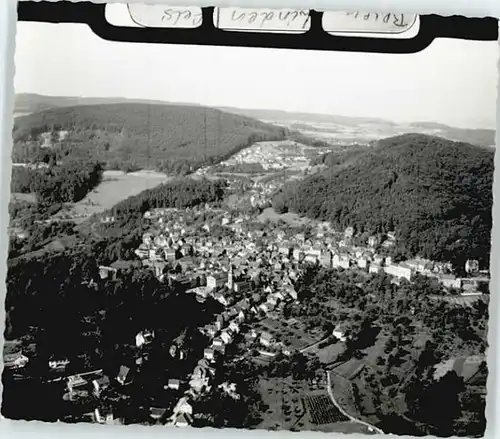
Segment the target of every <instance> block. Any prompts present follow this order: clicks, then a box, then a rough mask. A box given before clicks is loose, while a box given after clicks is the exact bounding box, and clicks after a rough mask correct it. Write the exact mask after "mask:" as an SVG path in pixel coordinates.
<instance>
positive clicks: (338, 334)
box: [332, 325, 347, 342]
mask: <svg viewBox="0 0 500 439" xmlns="http://www.w3.org/2000/svg"><path fill="white" fill-rule="evenodd" d="M332 334H333V336H334V337H335V338H336V339H337V340H340V341H342V342H345V341H346V340H347V337H346V336H345V329H344V328H343V327H342V326H339V325H337V327H336V328H335V329H334V330H333V333H332Z"/></svg>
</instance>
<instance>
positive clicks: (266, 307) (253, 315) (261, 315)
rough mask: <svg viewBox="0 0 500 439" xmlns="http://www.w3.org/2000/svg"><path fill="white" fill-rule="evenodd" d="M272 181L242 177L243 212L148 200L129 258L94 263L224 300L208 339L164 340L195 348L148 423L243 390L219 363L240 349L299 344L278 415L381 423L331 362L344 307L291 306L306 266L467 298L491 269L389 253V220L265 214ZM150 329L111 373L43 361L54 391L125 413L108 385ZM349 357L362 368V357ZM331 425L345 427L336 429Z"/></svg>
mask: <svg viewBox="0 0 500 439" xmlns="http://www.w3.org/2000/svg"><path fill="white" fill-rule="evenodd" d="M238 181H239V180H237V179H236V180H234V181H233V182H232V184H233V185H237V184H238ZM274 187H275V186H274V185H273V183H272V182H271V183H270V186H269V183H268V184H263V183H259V182H255V183H253V184H249V185H247V186H246V187H245V190H246V192H245V197H246V200H247V201H249V202H250V204H251V207H252V208H255V207H259V206H260V207H261V209H257V211H256V212H250V213H244V212H243V211H242V210H238V209H234V208H231V207H230V206H229V205H227V204H224V203H215V204H214V203H212V204H205V205H201V206H198V207H193V208H186V209H175V208H157V209H153V210H148V211H146V212H145V213H144V215H143V221H144V224H146V228H147V231H146V232H145V233H143V235H142V243H141V244H140V245H139V246H138V248H136V249H135V251H134V253H135V255H136V256H137V258H136V260H134V261H127V260H117V261H115V262H113V263H111V264H109V265H106V266H104V265H102V266H100V267H99V275H100V279H101V280H105V281H114V282H118V281H119V280H120V277H121V276H122V274H123V273H124V272H127V271H128V270H131V269H132V270H147V271H152V272H153V273H154V275H155V276H156V278H157V279H158V281H159V282H160V283H164V284H168V285H176V287H177V288H178V289H180V290H181V291H182V292H183V294H185V295H190V296H193V297H194V298H195V299H196V301H197V302H199V303H200V304H204V303H206V302H208V301H211V302H216V303H218V305H219V311H218V312H217V313H214V315H213V319H212V321H211V322H210V323H207V324H203V325H202V326H199V327H198V328H197V330H198V331H199V333H201V334H202V335H203V336H204V337H205V340H207V343H206V345H205V346H202V349H201V348H200V349H198V351H197V352H196V353H195V354H194V353H193V352H190V353H189V354H187V353H186V352H185V349H184V348H183V347H182V343H180V345H177V344H176V343H174V344H172V345H171V346H170V347H169V348H168V350H166V351H165V352H164V355H165V356H171V357H172V358H175V359H177V360H179V361H183V360H185V359H186V358H185V357H186V356H187V355H191V356H193V355H198V357H197V358H190V359H189V360H190V361H189V364H195V366H194V368H193V369H192V370H187V371H186V370H184V371H182V373H179V374H178V375H171V376H170V377H169V378H168V379H166V380H165V382H158V386H159V389H157V390H158V391H161V392H165V393H166V394H167V395H168V397H167V398H166V401H168V403H165V404H163V405H161V404H157V405H154V406H151V407H150V408H149V421H148V422H149V423H151V422H152V423H159V424H162V425H167V426H168V425H172V426H177V427H185V426H190V425H193V424H194V425H195V426H197V425H204V424H203V419H205V418H206V417H207V414H206V413H204V412H203V407H204V406H203V401H206V400H208V399H209V398H210V395H211V394H212V393H213V392H215V391H217V392H222V393H223V394H225V396H226V397H229V398H232V399H234V400H235V401H237V400H238V399H240V398H241V396H240V394H239V391H240V389H239V385H237V384H236V383H234V382H229V381H221V376H224V372H221V370H220V369H222V370H223V371H225V370H226V369H227V368H228V367H229V365H230V364H232V363H234V364H239V363H238V362H241V361H247V362H250V363H251V364H255V365H257V366H258V367H269V364H273V361H277V359H281V358H290V359H292V358H293V359H296V358H297V356H300V358H301V359H302V360H301V361H303V368H304V370H303V371H302V372H303V373H302V374H301V375H300V378H299V379H298V380H296V381H295V382H294V383H293V384H289V385H291V386H292V387H293V388H294V389H295V390H294V392H297V396H296V397H294V398H293V403H290V407H292V406H293V407H294V410H292V409H291V408H289V409H288V412H285V418H284V419H285V420H288V421H289V422H288V423H289V424H290V425H289V427H290V428H295V429H298V430H300V429H306V428H307V429H319V430H321V429H322V427H323V428H324V427H325V426H330V429H329V430H328V431H346V432H352V431H358V432H363V433H370V434H373V433H376V432H380V431H382V430H380V429H379V428H377V427H375V426H374V425H372V424H370V423H369V422H366V421H363V420H362V419H361V418H362V417H360V416H359V414H357V413H355V411H353V410H352V402H351V401H350V400H349V398H347V399H346V397H345V393H346V392H345V390H344V389H343V385H342V384H339V383H338V379H337V380H336V378H335V376H336V372H335V371H334V369H333V368H332V366H331V364H332V363H334V362H335V360H336V359H337V358H338V357H339V356H340V355H341V353H342V352H343V347H342V346H344V345H345V344H346V343H348V341H349V338H350V336H351V335H350V334H351V331H350V330H349V327H350V325H349V319H348V318H347V317H346V316H345V315H344V318H345V319H346V320H342V316H343V314H341V313H340V314H339V315H338V316H336V317H335V319H334V320H335V321H336V323H335V325H326V326H322V325H314V324H312V323H311V322H310V321H309V319H308V318H305V317H304V316H302V315H301V313H300V312H295V313H294V312H293V311H292V312H291V310H293V309H300V307H301V304H300V300H301V299H300V292H299V291H298V290H297V283H298V281H299V279H300V278H301V277H303V276H304V273H305V272H306V271H307V270H308V269H309V268H310V267H316V268H318V267H319V268H322V269H326V270H337V271H339V272H352V273H355V274H356V276H357V277H358V278H360V279H369V278H370V277H372V276H378V275H386V276H387V278H388V279H390V282H391V284H394V285H397V286H399V285H401V284H411V283H412V282H413V281H414V280H415V279H420V278H422V277H425V278H427V279H429V280H432V281H433V282H434V283H435V285H438V286H439V287H438V288H437V290H440V293H439V294H438V295H436V297H435V300H437V301H449V302H451V303H455V304H460V306H464V307H467V306H471V304H473V303H474V302H476V301H478V300H482V299H484V298H485V288H486V289H487V285H488V283H489V274H488V272H487V271H484V270H480V267H479V263H478V261H476V260H468V261H467V263H466V266H465V267H464V273H465V275H463V276H459V275H456V274H455V273H454V272H453V269H452V266H451V264H446V263H440V262H435V261H431V260H426V259H423V258H415V259H411V260H401V261H397V262H396V261H394V260H392V258H391V256H389V255H390V250H391V247H392V246H393V245H394V242H395V239H396V237H395V233H392V232H390V233H387V234H385V235H380V234H379V235H370V236H363V237H360V236H359V234H358V235H357V234H356V230H355V229H354V228H353V227H348V228H346V229H345V230H334V229H333V227H332V226H331V225H330V223H328V222H320V221H312V220H308V221H307V222H305V223H298V224H292V225H290V224H288V223H287V222H286V221H284V220H282V219H281V220H280V219H278V220H276V219H273V218H271V219H269V218H267V219H266V218H265V214H266V212H269V211H270V210H272V209H271V208H269V207H267V208H265V206H266V204H265V203H267V202H268V199H267V198H268V196H269V194H270V193H272V191H273V189H274ZM262 207H264V209H262ZM250 210H251V209H250ZM115 220H116V218H115V217H113V216H112V215H110V214H106V215H102V216H101V217H100V222H101V223H102V224H104V225H106V224H112V223H113V222H114V221H115ZM137 261H140V263H138V262H137ZM410 312H411V313H412V312H414V310H413V309H411V310H410ZM155 331H156V328H154V327H144V328H143V330H142V331H140V332H139V333H137V334H136V337H135V340H131V341H130V342H131V343H133V344H134V345H135V364H134V365H133V366H131V365H128V366H125V365H123V366H121V367H120V370H119V373H118V374H117V375H116V376H108V375H106V374H104V373H103V371H102V370H92V371H88V370H82V371H81V373H77V374H71V375H67V373H66V372H65V371H66V369H67V367H68V365H69V364H70V359H68V358H53V359H52V360H51V361H50V362H49V365H48V366H49V368H50V369H51V370H52V372H53V373H54V377H53V378H51V380H50V381H52V382H57V383H58V385H59V387H58V388H59V389H60V390H59V391H60V398H61V399H65V400H67V401H74V402H76V401H79V400H81V399H82V398H83V399H89V398H90V399H92V400H93V401H94V404H93V407H95V408H94V409H93V410H92V411H91V412H86V413H79V414H78V413H75V414H74V415H73V417H74V418H75V419H79V420H90V421H93V422H98V423H103V424H110V423H111V424H116V423H124V422H125V421H124V419H122V418H120V417H119V416H117V415H116V413H114V411H113V409H112V408H111V404H110V402H109V400H110V398H111V397H110V396H109V392H110V391H111V390H112V392H113V393H112V394H113V395H114V398H119V399H120V398H125V399H126V398H129V397H130V396H127V391H126V389H127V386H130V385H131V384H133V381H134V379H135V377H136V376H137V375H140V373H141V370H142V369H144V368H146V366H147V363H148V361H149V355H148V349H149V348H150V347H151V346H154V344H155V343H156V339H155ZM332 346H333V349H332ZM325 347H326V348H327V349H330V352H328V356H330V357H331V358H329V359H327V360H325V359H324V358H323V357H324V352H323V353H322V350H324V348H325ZM29 361H30V358H29V354H23V353H22V352H21V351H15V350H14V351H12V353H10V354H9V355H7V356H6V358H5V366H6V368H7V369H11V370H13V371H14V372H15V373H16V374H21V375H22V370H23V368H25V367H26V365H27V364H28V363H29ZM461 361H462V363H463V361H465V362H472V364H473V365H474V364H475V365H476V369H477V367H479V365H480V364H481V363H482V361H483V358H479V359H478V358H477V357H470V358H466V359H464V360H461ZM344 363H345V361H344ZM361 366H362V365H361ZM452 367H454V365H453V364H452ZM351 369H352V367H351ZM354 369H359V364H358V366H357V367H355V368H354ZM356 373H357V372H355V371H352V370H351V371H350V373H347V374H345V375H346V376H344V377H342V379H343V380H344V381H347V382H349V379H350V376H351V377H352V376H354V375H355V374H356ZM340 375H342V374H340ZM349 375H350V376H349ZM61 383H64V387H61V386H60V384H61ZM269 392H272V390H271V389H270V390H268V393H269ZM337 393H338V396H336V394H337ZM347 393H349V392H347ZM111 399H113V398H111ZM269 405H270V404H267V406H269ZM83 406H84V407H85V405H83ZM197 410H201V411H197ZM271 410H272V409H271ZM286 413H290V414H289V415H286ZM272 417H273V416H270V418H271V419H272ZM301 419H302V421H301ZM304 419H308V420H307V421H304ZM281 422H282V421H281ZM200 423H201V424H200ZM304 424H306V425H304ZM264 425H265V421H264ZM332 425H334V426H335V425H337V426H343V427H342V428H340V430H336V429H335V428H333V430H332ZM265 426H266V428H270V429H273V428H283V427H282V425H281V423H280V421H278V423H276V422H275V421H269V424H268V425H265Z"/></svg>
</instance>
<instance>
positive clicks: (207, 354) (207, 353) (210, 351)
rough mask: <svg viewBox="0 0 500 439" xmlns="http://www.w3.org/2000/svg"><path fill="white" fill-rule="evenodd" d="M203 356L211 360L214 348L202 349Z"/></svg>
mask: <svg viewBox="0 0 500 439" xmlns="http://www.w3.org/2000/svg"><path fill="white" fill-rule="evenodd" d="M203 357H204V358H206V359H207V360H210V361H212V360H213V359H214V350H213V349H209V348H207V349H205V350H204V351H203Z"/></svg>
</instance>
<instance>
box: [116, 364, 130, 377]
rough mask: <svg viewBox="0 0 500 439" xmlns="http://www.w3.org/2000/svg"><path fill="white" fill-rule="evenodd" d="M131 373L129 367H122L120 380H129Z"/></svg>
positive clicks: (119, 374)
mask: <svg viewBox="0 0 500 439" xmlns="http://www.w3.org/2000/svg"><path fill="white" fill-rule="evenodd" d="M129 373H130V368H129V367H127V366H120V372H119V373H118V378H127V376H128V374H129Z"/></svg>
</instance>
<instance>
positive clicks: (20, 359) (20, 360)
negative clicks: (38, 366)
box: [4, 352, 29, 369]
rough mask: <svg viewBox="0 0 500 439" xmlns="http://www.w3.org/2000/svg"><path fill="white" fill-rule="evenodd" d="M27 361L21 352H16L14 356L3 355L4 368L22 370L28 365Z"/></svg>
mask: <svg viewBox="0 0 500 439" xmlns="http://www.w3.org/2000/svg"><path fill="white" fill-rule="evenodd" d="M28 362H29V359H28V357H26V356H25V355H23V354H22V353H21V352H16V353H15V354H9V355H5V357H4V366H5V367H6V368H10V369H22V368H23V367H25V366H26V364H28Z"/></svg>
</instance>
